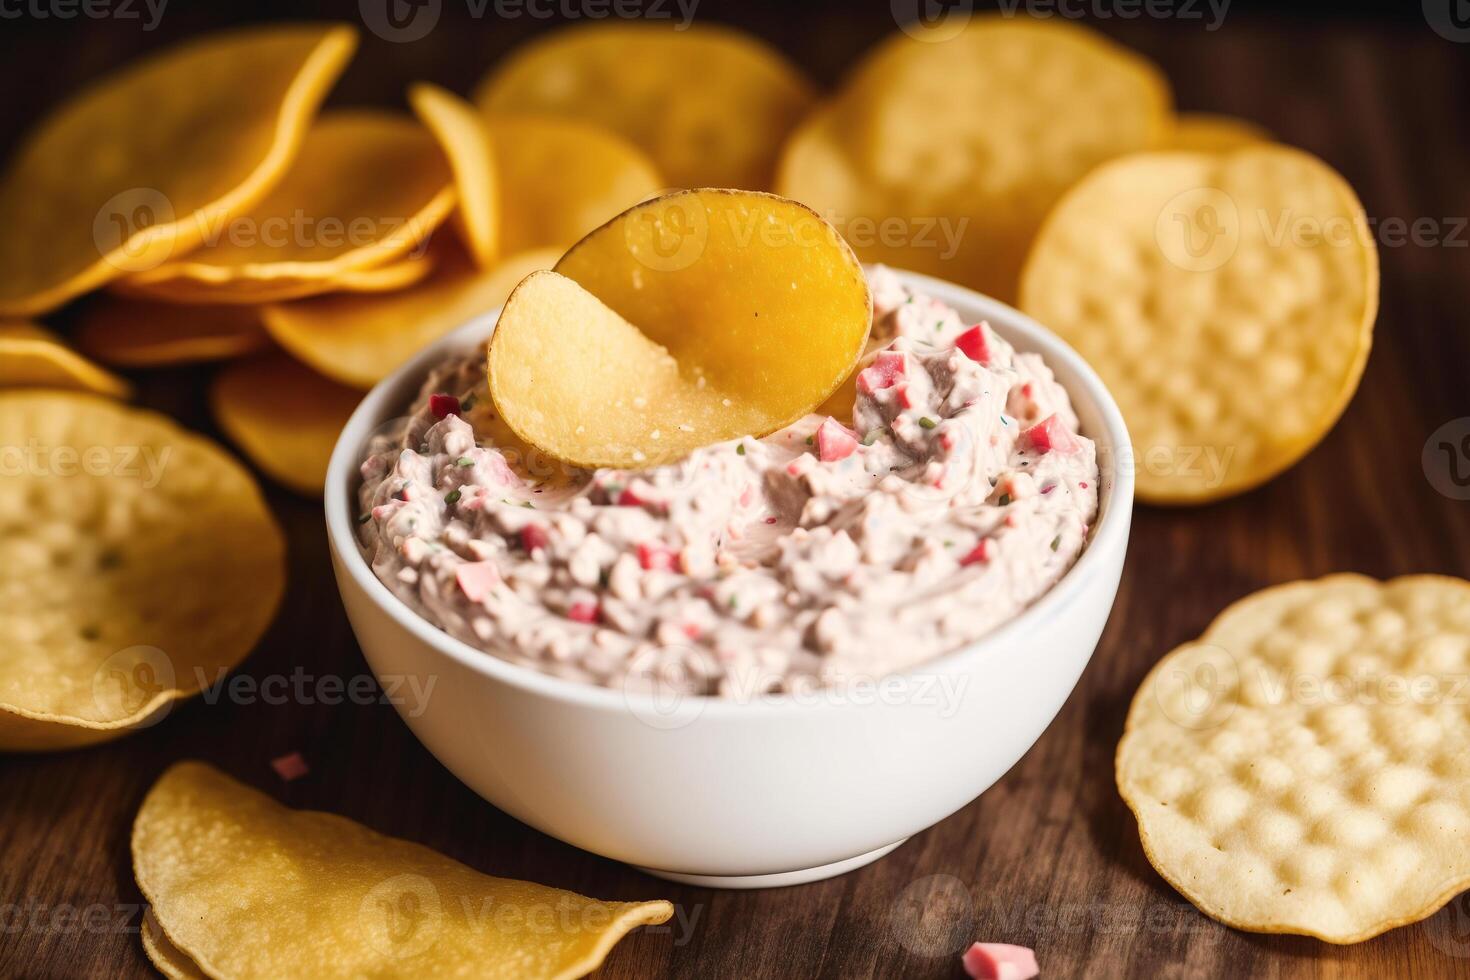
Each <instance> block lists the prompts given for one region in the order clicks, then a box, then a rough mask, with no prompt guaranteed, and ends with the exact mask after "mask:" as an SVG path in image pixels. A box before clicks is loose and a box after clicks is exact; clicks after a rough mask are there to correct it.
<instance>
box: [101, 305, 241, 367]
mask: <svg viewBox="0 0 1470 980" xmlns="http://www.w3.org/2000/svg"><path fill="white" fill-rule="evenodd" d="M75 339H76V344H77V347H78V348H79V349H80V350H81V351H82V352H83V353H85V354H87V355H88V356H89V357H95V358H96V359H97V360H99V361H102V362H104V363H106V364H114V365H117V366H118V367H130V368H143V367H160V366H164V365H170V364H191V363H194V362H196V361H218V360H226V359H228V358H232V357H239V356H240V355H242V354H249V353H251V352H253V351H256V350H259V349H260V348H262V347H264V346H266V345H267V344H268V343H269V342H270V337H269V336H268V335H267V334H266V332H265V328H264V327H262V326H261V322H260V311H259V310H258V309H257V308H255V307H253V306H201V305H193V306H189V305H179V304H174V303H154V302H150V301H148V300H135V299H126V298H124V297H120V296H106V295H104V296H99V297H98V298H97V299H96V300H95V301H93V302H90V303H88V304H87V305H86V307H85V308H84V309H83V310H82V312H81V314H80V315H79V317H78V321H77V327H76V333H75Z"/></svg>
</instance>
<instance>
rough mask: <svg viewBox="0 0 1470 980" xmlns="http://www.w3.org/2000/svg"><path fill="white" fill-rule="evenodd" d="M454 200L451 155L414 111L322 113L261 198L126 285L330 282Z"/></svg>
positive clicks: (411, 238)
mask: <svg viewBox="0 0 1470 980" xmlns="http://www.w3.org/2000/svg"><path fill="white" fill-rule="evenodd" d="M456 197H457V195H456V192H455V187H454V177H453V174H452V172H451V171H450V167H449V161H448V160H447V159H446V158H445V156H444V152H443V151H442V150H441V149H440V148H439V144H438V142H437V141H436V140H435V139H434V137H433V134H431V133H430V132H429V131H428V130H426V129H424V127H423V126H421V125H419V123H418V122H417V121H416V120H415V119H413V118H412V117H410V116H406V115H403V114H401V113H395V112H387V111H383V110H377V109H338V110H334V111H331V112H324V113H322V115H321V118H319V119H318V120H317V121H316V123H315V124H314V125H313V126H312V127H311V129H310V130H309V131H308V132H307V134H306V138H305V140H304V141H303V142H302V146H301V154H300V156H299V157H298V158H297V160H296V162H295V164H294V165H292V167H291V169H290V170H289V171H287V172H286V174H285V176H284V178H282V180H281V181H280V183H279V184H277V185H276V186H275V187H274V188H273V189H272V190H271V192H270V193H269V194H268V195H266V197H265V198H264V199H263V200H261V201H260V202H259V203H258V204H256V205H255V206H254V207H253V208H251V209H249V210H248V211H246V212H244V213H242V214H238V215H235V216H233V217H232V218H230V219H229V220H227V221H221V222H219V223H218V224H217V225H216V226H214V227H212V228H211V229H210V230H209V231H210V233H209V235H208V237H207V238H206V240H205V245H204V247H202V248H199V249H197V250H195V251H193V252H191V253H189V254H188V255H186V256H183V257H182V258H178V259H174V260H171V261H169V262H165V263H163V264H162V265H159V266H157V267H156V268H152V269H147V270H144V271H140V272H137V273H134V274H133V275H131V276H129V277H128V278H127V283H128V286H129V287H130V288H133V289H135V291H136V290H137V289H138V288H141V287H145V286H152V287H154V288H155V289H156V288H158V287H161V286H162V285H164V284H179V285H182V286H185V287H189V286H214V287H222V288H223V287H231V286H240V285H244V286H247V287H249V286H257V285H262V286H268V285H269V284H270V283H272V282H274V281H277V280H306V279H310V280H322V279H327V280H336V279H339V278H340V277H341V276H343V275H344V274H347V273H357V272H361V271H363V270H366V269H372V268H376V267H378V266H382V265H386V264H388V263H389V262H392V261H393V260H395V259H399V258H402V257H403V256H405V255H408V254H410V253H411V252H413V251H414V250H415V249H417V248H418V247H419V245H420V244H421V243H422V242H423V241H424V240H425V239H426V238H428V236H429V235H430V234H431V233H432V232H433V231H434V229H435V228H437V227H438V226H439V224H440V222H442V221H443V220H444V219H445V218H446V217H448V216H449V212H450V211H451V210H452V209H453V208H454V203H455V200H456ZM187 301H190V302H194V301H197V300H196V299H195V298H194V297H193V296H190V297H189V299H188V300H187Z"/></svg>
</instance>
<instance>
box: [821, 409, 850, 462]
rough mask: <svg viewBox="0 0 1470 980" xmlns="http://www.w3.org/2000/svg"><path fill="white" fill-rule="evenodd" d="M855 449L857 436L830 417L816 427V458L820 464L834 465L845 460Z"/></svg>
mask: <svg viewBox="0 0 1470 980" xmlns="http://www.w3.org/2000/svg"><path fill="white" fill-rule="evenodd" d="M857 447H858V439H857V436H856V435H854V434H853V433H852V432H851V431H850V430H849V429H848V428H847V426H845V425H843V424H842V423H841V422H839V421H837V420H836V419H834V418H832V416H830V415H829V416H827V418H825V419H823V420H822V424H821V425H819V426H817V458H818V459H820V460H821V461H822V462H824V463H835V462H837V461H838V460H839V459H846V458H847V457H849V456H851V455H852V454H853V451H854V450H856V449H857Z"/></svg>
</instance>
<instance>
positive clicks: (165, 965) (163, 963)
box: [138, 908, 206, 980]
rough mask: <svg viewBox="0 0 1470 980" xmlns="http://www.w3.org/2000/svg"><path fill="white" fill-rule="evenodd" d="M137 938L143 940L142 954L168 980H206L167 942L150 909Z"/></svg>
mask: <svg viewBox="0 0 1470 980" xmlns="http://www.w3.org/2000/svg"><path fill="white" fill-rule="evenodd" d="M138 936H139V938H140V939H142V940H143V952H144V953H145V954H147V956H148V959H149V961H150V962H151V963H152V964H153V967H154V969H156V970H157V971H158V972H159V973H162V974H163V975H164V976H166V977H168V978H169V980H206V978H205V976H204V974H203V973H201V972H199V967H198V966H196V965H195V964H194V961H193V960H191V959H189V957H188V956H186V955H185V954H184V952H183V950H181V949H179V948H178V947H177V946H175V945H174V944H173V943H171V942H169V940H168V936H166V935H164V933H163V927H162V926H160V925H159V924H158V916H156V915H154V914H153V910H152V909H151V908H150V909H148V910H147V911H146V912H144V913H143V924H142V926H140V927H139V929H138Z"/></svg>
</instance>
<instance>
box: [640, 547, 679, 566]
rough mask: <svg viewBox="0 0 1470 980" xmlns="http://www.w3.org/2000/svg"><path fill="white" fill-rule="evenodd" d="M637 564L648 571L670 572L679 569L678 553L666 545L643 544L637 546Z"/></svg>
mask: <svg viewBox="0 0 1470 980" xmlns="http://www.w3.org/2000/svg"><path fill="white" fill-rule="evenodd" d="M638 564H640V565H642V566H643V567H644V568H646V569H649V570H650V571H659V572H672V571H674V570H675V569H677V568H678V567H679V552H677V551H675V550H674V549H673V548H670V547H669V546H668V545H663V544H649V543H647V542H644V543H643V544H640V545H639V546H638Z"/></svg>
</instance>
